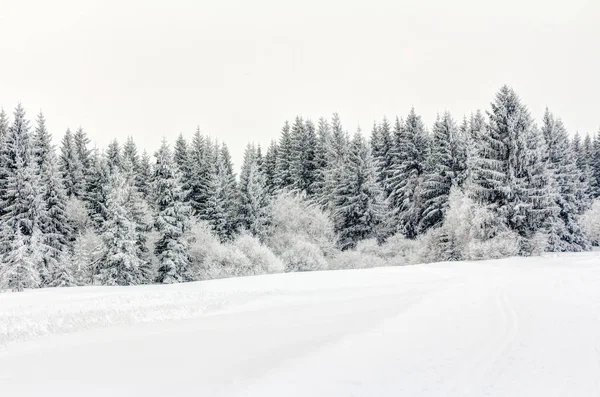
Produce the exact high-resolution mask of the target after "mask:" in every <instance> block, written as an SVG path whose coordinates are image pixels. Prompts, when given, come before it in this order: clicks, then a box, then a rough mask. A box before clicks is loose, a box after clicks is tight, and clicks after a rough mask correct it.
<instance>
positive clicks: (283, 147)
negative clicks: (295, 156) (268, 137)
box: [275, 121, 293, 189]
mask: <svg viewBox="0 0 600 397" xmlns="http://www.w3.org/2000/svg"><path fill="white" fill-rule="evenodd" d="M292 153H293V141H292V134H291V131H290V125H289V123H288V122H287V121H286V122H285V124H284V125H283V128H282V129H281V137H280V139H279V144H278V146H277V168H276V173H275V185H276V186H277V188H278V189H285V188H288V187H289V186H290V185H291V184H292V175H291V170H290V166H291V164H290V163H291V161H292Z"/></svg>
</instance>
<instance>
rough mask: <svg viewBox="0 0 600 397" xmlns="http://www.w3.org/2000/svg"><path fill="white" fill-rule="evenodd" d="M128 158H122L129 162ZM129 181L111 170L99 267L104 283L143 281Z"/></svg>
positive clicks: (135, 283) (137, 282)
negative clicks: (102, 249)
mask: <svg viewBox="0 0 600 397" xmlns="http://www.w3.org/2000/svg"><path fill="white" fill-rule="evenodd" d="M129 161H130V160H129V158H126V159H124V162H125V163H126V162H129ZM133 189H135V187H134V186H133V181H132V180H131V179H130V180H127V177H126V176H125V175H124V174H122V173H121V172H119V171H118V170H115V171H114V173H113V174H112V175H111V177H110V186H109V187H108V191H109V193H108V197H107V202H106V208H107V220H106V222H105V223H104V227H103V229H104V230H103V232H102V238H103V240H104V243H105V246H106V249H105V251H104V255H103V258H102V260H101V262H100V263H101V265H100V268H99V280H100V282H101V283H102V284H104V285H138V284H143V283H145V282H146V281H147V279H146V274H145V272H144V268H147V267H148V264H147V262H146V261H145V260H144V258H143V257H142V251H141V248H142V247H141V246H140V244H139V240H138V238H139V231H138V223H137V222H136V219H135V218H134V214H133V213H132V211H131V202H130V200H131V197H132V195H131V192H132V190H133Z"/></svg>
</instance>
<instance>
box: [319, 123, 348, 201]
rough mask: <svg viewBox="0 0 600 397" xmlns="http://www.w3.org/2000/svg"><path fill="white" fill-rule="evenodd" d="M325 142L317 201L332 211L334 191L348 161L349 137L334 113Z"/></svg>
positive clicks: (341, 181)
mask: <svg viewBox="0 0 600 397" xmlns="http://www.w3.org/2000/svg"><path fill="white" fill-rule="evenodd" d="M328 136H329V141H328V142H327V145H326V148H327V166H326V167H325V169H323V171H322V172H323V187H322V189H320V190H321V191H320V192H319V197H318V202H319V204H321V206H322V207H323V208H325V209H327V210H330V211H333V209H334V208H333V202H334V199H335V196H334V192H335V189H336V188H337V186H339V185H340V184H341V183H343V178H344V176H343V173H344V168H345V166H346V164H347V161H348V154H349V141H350V140H349V138H348V134H347V133H346V132H345V131H344V129H343V127H342V123H341V120H340V117H339V115H338V114H337V113H334V115H333V118H332V120H331V133H330V134H329V135H328Z"/></svg>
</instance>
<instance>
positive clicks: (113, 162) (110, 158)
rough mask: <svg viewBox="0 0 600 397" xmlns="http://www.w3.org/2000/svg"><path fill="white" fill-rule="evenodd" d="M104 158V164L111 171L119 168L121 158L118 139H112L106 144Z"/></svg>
mask: <svg viewBox="0 0 600 397" xmlns="http://www.w3.org/2000/svg"><path fill="white" fill-rule="evenodd" d="M104 158H105V159H106V165H107V166H108V169H109V170H110V172H111V173H112V172H116V171H117V170H119V169H121V166H122V161H123V158H122V153H121V145H119V141H117V140H116V139H113V140H112V141H111V142H110V143H109V144H108V148H107V149H106V152H105V153H104Z"/></svg>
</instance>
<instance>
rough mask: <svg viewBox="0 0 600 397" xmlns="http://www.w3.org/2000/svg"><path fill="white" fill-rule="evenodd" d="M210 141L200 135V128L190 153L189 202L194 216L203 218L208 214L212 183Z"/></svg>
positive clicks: (195, 135)
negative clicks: (207, 208)
mask: <svg viewBox="0 0 600 397" xmlns="http://www.w3.org/2000/svg"><path fill="white" fill-rule="evenodd" d="M207 144H208V140H207V139H205V138H204V137H203V136H202V134H201V133H200V128H197V129H196V133H195V134H194V137H193V139H192V143H191V145H190V148H189V153H188V165H187V166H186V168H185V169H186V171H187V172H188V175H189V178H188V183H187V184H188V186H187V188H188V189H189V196H188V197H189V201H190V205H191V206H192V209H193V211H194V215H196V216H199V217H201V216H202V215H203V214H204V213H205V212H206V205H207V201H208V191H209V186H208V185H209V181H210V159H209V157H210V153H209V152H210V150H209V149H210V148H209V146H208V145H207Z"/></svg>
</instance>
